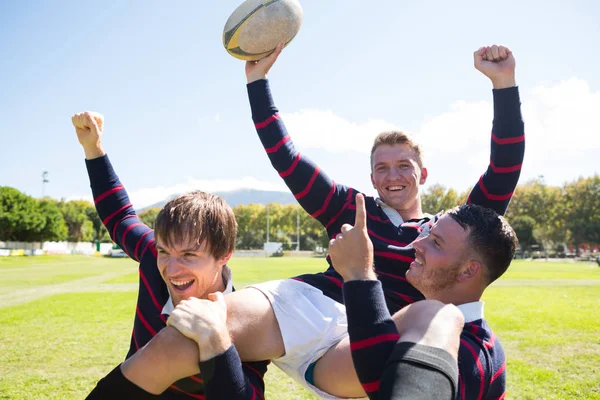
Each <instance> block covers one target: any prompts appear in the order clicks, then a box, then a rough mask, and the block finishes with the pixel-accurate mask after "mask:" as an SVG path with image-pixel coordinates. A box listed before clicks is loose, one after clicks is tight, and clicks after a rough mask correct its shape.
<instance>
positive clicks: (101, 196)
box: [94, 185, 123, 204]
mask: <svg viewBox="0 0 600 400" xmlns="http://www.w3.org/2000/svg"><path fill="white" fill-rule="evenodd" d="M119 190H123V185H120V186H117V187H114V188H112V189H110V190H107V191H106V192H104V193H102V194H101V195H100V196H98V197H96V198H95V199H94V204H98V202H100V201H102V200H104V199H105V198H107V197H108V196H110V195H111V194H113V193H116V192H118V191H119Z"/></svg>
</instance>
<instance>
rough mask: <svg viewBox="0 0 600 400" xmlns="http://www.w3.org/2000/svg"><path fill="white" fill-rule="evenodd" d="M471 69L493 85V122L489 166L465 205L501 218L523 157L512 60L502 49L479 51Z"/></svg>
mask: <svg viewBox="0 0 600 400" xmlns="http://www.w3.org/2000/svg"><path fill="white" fill-rule="evenodd" d="M474 60H475V68H476V69H477V70H479V71H481V73H483V74H484V75H485V76H487V77H488V78H489V79H490V80H491V81H492V84H493V87H494V89H493V96H494V121H493V125H492V139H491V152H490V163H489V166H488V168H487V170H486V172H485V173H484V174H483V175H482V176H481V178H480V179H479V181H478V182H477V184H476V185H475V187H474V188H473V190H472V191H471V193H470V194H469V197H468V200H467V203H469V204H471V203H472V204H477V205H480V206H484V207H487V208H491V209H493V210H494V211H496V212H497V213H498V214H500V215H504V213H505V212H506V209H507V208H508V204H509V203H510V199H511V198H512V195H513V193H514V191H515V188H516V187H517V183H518V181H519V176H520V174H521V165H522V164H523V157H524V155H525V129H524V124H523V118H522V116H521V101H520V99H519V90H518V88H517V86H516V80H515V58H514V56H513V54H512V52H511V51H510V50H509V49H508V48H506V47H504V46H496V45H494V46H491V47H482V48H481V49H479V50H477V51H476V52H475V54H474Z"/></svg>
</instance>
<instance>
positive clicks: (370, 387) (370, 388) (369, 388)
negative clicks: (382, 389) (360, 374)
mask: <svg viewBox="0 0 600 400" xmlns="http://www.w3.org/2000/svg"><path fill="white" fill-rule="evenodd" d="M361 385H362V387H363V389H364V390H365V392H367V393H373V392H376V391H378V390H379V381H375V382H369V383H363V384H361Z"/></svg>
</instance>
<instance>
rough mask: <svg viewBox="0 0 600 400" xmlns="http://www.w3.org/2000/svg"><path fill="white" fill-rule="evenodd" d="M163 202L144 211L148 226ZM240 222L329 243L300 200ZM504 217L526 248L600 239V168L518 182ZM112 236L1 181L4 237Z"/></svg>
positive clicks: (455, 196)
mask: <svg viewBox="0 0 600 400" xmlns="http://www.w3.org/2000/svg"><path fill="white" fill-rule="evenodd" d="M469 192H470V189H468V190H464V191H463V192H457V191H456V190H454V189H451V188H446V187H444V186H442V185H438V184H436V185H431V186H429V187H428V188H427V189H426V190H424V191H423V193H422V202H423V211H424V212H426V213H432V214H433V213H437V212H438V211H440V210H448V209H450V208H452V207H454V206H456V205H457V204H461V203H464V202H465V201H466V198H467V195H468V193H469ZM158 211H159V208H152V209H147V210H144V211H142V212H140V213H139V217H140V219H141V220H142V221H143V222H144V223H145V224H147V225H148V226H150V227H152V228H153V227H154V220H155V218H156V215H157V213H158ZM233 211H234V213H235V216H236V219H237V222H238V240H237V249H239V250H246V249H260V248H262V246H263V243H264V242H266V241H267V220H268V225H269V232H268V239H269V241H271V242H281V243H283V246H284V249H285V250H290V249H296V248H297V235H298V233H299V234H300V249H302V250H314V249H316V248H323V249H327V246H328V242H329V238H328V237H327V233H326V232H325V229H324V228H323V227H322V226H321V225H320V224H319V223H318V222H317V221H316V220H315V219H313V218H312V217H311V216H310V215H308V214H307V213H306V212H304V211H303V210H302V209H301V208H300V207H299V206H298V205H296V204H294V205H281V204H276V203H271V204H268V205H266V206H265V205H260V204H251V205H240V206H237V207H235V208H234V209H233ZM506 218H507V219H508V221H509V222H510V223H511V225H512V226H513V228H514V229H515V231H516V233H517V236H518V237H519V241H520V244H521V248H522V249H523V250H524V251H529V250H531V249H545V250H549V251H551V252H561V251H562V252H565V251H567V249H564V248H562V250H561V247H562V246H563V244H567V245H572V246H573V247H574V248H575V249H578V248H579V246H580V245H582V244H588V245H594V244H599V243H600V176H599V175H594V176H592V177H589V178H579V179H577V180H575V181H573V182H569V183H566V184H564V185H562V186H550V185H546V184H545V182H544V179H543V177H539V178H536V179H534V180H531V181H529V182H526V183H524V184H521V185H519V187H518V188H517V190H516V191H515V194H514V196H513V199H512V201H511V203H510V206H509V208H508V212H507V214H506ZM63 240H66V241H71V242H90V241H102V242H108V241H110V238H109V236H108V232H106V229H105V228H104V226H103V225H102V221H101V220H100V218H99V217H98V215H97V213H96V210H95V208H94V205H93V204H91V203H90V202H88V201H85V200H72V201H65V200H54V199H50V198H47V197H46V198H43V199H35V198H32V197H30V196H28V195H26V194H24V193H21V192H19V191H18V190H17V189H14V188H11V187H0V241H23V242H44V241H63Z"/></svg>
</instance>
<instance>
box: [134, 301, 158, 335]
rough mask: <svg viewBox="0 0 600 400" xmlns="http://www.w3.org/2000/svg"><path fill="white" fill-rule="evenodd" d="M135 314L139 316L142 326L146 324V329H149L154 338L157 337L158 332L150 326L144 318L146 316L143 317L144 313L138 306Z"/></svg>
mask: <svg viewBox="0 0 600 400" xmlns="http://www.w3.org/2000/svg"><path fill="white" fill-rule="evenodd" d="M135 313H136V314H137V316H138V318H139V319H140V321H142V324H144V326H145V327H146V329H148V332H150V333H151V334H152V336H156V331H155V330H154V329H152V327H151V326H150V324H149V323H148V321H146V318H144V316H143V315H142V312H141V311H140V308H139V307H138V306H137V305H136V306H135Z"/></svg>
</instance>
